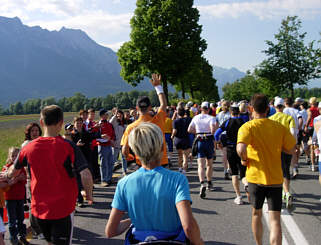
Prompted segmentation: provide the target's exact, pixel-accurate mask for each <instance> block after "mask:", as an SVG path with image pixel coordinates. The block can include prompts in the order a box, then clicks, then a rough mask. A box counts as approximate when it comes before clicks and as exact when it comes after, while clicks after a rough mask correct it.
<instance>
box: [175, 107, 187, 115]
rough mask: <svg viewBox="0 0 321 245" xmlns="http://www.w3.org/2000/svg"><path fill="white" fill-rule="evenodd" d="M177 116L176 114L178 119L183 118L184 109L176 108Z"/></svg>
mask: <svg viewBox="0 0 321 245" xmlns="http://www.w3.org/2000/svg"><path fill="white" fill-rule="evenodd" d="M177 114H178V115H179V116H180V117H183V116H184V115H185V109H184V108H178V110H177Z"/></svg>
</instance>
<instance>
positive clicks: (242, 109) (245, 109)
mask: <svg viewBox="0 0 321 245" xmlns="http://www.w3.org/2000/svg"><path fill="white" fill-rule="evenodd" d="M239 109H240V112H246V111H247V106H246V103H245V102H241V104H240V106H239Z"/></svg>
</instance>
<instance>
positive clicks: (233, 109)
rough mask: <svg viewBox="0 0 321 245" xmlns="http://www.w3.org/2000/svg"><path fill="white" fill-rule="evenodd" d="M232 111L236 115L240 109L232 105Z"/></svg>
mask: <svg viewBox="0 0 321 245" xmlns="http://www.w3.org/2000/svg"><path fill="white" fill-rule="evenodd" d="M230 112H231V114H232V115H233V116H236V115H238V114H240V109H239V107H237V106H231V107H230Z"/></svg>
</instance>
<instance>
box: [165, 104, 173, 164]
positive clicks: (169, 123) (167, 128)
mask: <svg viewBox="0 0 321 245" xmlns="http://www.w3.org/2000/svg"><path fill="white" fill-rule="evenodd" d="M170 114H171V110H170V108H169V107H168V108H166V120H165V126H164V133H165V140H166V145H167V149H168V151H167V152H168V155H167V156H168V163H169V166H170V167H171V166H172V163H171V160H172V157H173V140H172V138H171V135H172V131H173V120H172V119H171V115H170ZM172 116H173V115H172Z"/></svg>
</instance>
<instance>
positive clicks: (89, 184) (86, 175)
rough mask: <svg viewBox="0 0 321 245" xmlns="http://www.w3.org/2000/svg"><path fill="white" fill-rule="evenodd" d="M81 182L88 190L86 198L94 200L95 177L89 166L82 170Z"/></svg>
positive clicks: (86, 190)
mask: <svg viewBox="0 0 321 245" xmlns="http://www.w3.org/2000/svg"><path fill="white" fill-rule="evenodd" d="M80 177H81V183H82V185H83V187H84V189H85V192H86V199H87V200H93V178H92V175H91V173H90V171H89V169H88V168H86V169H84V170H82V171H81V172H80Z"/></svg>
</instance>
